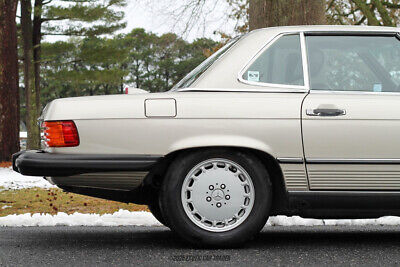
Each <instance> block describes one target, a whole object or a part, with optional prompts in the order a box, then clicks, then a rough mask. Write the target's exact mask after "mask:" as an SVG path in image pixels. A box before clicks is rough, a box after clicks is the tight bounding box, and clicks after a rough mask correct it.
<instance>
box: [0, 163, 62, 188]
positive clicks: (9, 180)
mask: <svg viewBox="0 0 400 267" xmlns="http://www.w3.org/2000/svg"><path fill="white" fill-rule="evenodd" d="M0 187H4V189H6V190H10V189H25V188H32V187H40V188H53V187H56V186H54V185H52V184H50V183H49V182H48V181H46V180H45V179H43V177H35V176H24V175H22V174H20V173H18V172H15V171H13V170H12V168H0ZM4 189H3V190H4Z"/></svg>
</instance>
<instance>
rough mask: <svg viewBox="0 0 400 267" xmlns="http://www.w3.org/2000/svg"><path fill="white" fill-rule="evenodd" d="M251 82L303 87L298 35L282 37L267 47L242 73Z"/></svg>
mask: <svg viewBox="0 0 400 267" xmlns="http://www.w3.org/2000/svg"><path fill="white" fill-rule="evenodd" d="M242 78H243V79H244V80H247V81H251V82H262V83H273V84H284V85H304V78H303V63H302V58H301V47H300V35H299V34H293V35H284V36H282V37H280V38H279V39H278V40H277V41H275V42H274V43H273V44H272V45H271V46H270V47H268V48H267V49H266V50H265V51H264V52H263V53H262V54H261V55H260V56H259V57H258V58H257V59H256V60H255V61H254V62H253V63H252V64H251V65H250V67H248V69H247V70H246V71H245V72H244V74H243V76H242Z"/></svg>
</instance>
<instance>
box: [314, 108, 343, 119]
mask: <svg viewBox="0 0 400 267" xmlns="http://www.w3.org/2000/svg"><path fill="white" fill-rule="evenodd" d="M306 114H307V115H308V116H321V117H335V116H344V115H346V110H345V109H338V108H316V109H307V110H306Z"/></svg>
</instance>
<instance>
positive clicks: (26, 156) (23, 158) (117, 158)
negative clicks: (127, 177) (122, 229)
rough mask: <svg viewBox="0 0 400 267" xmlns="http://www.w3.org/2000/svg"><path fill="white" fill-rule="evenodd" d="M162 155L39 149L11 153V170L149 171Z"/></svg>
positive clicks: (53, 173) (45, 172) (58, 172)
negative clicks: (63, 151)
mask: <svg viewBox="0 0 400 267" xmlns="http://www.w3.org/2000/svg"><path fill="white" fill-rule="evenodd" d="M161 158H162V156H154V155H98V154H54V153H47V152H44V151H40V150H29V151H21V152H18V153H16V154H14V155H13V169H14V171H16V172H19V173H21V174H23V175H31V176H49V177H50V176H71V175H76V174H82V173H94V172H115V171H149V170H151V168H152V167H153V166H154V165H155V164H156V163H157V161H158V160H160V159H161Z"/></svg>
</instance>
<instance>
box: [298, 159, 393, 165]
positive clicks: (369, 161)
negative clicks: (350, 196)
mask: <svg viewBox="0 0 400 267" xmlns="http://www.w3.org/2000/svg"><path fill="white" fill-rule="evenodd" d="M306 163H308V164H400V159H324V158H306Z"/></svg>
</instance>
